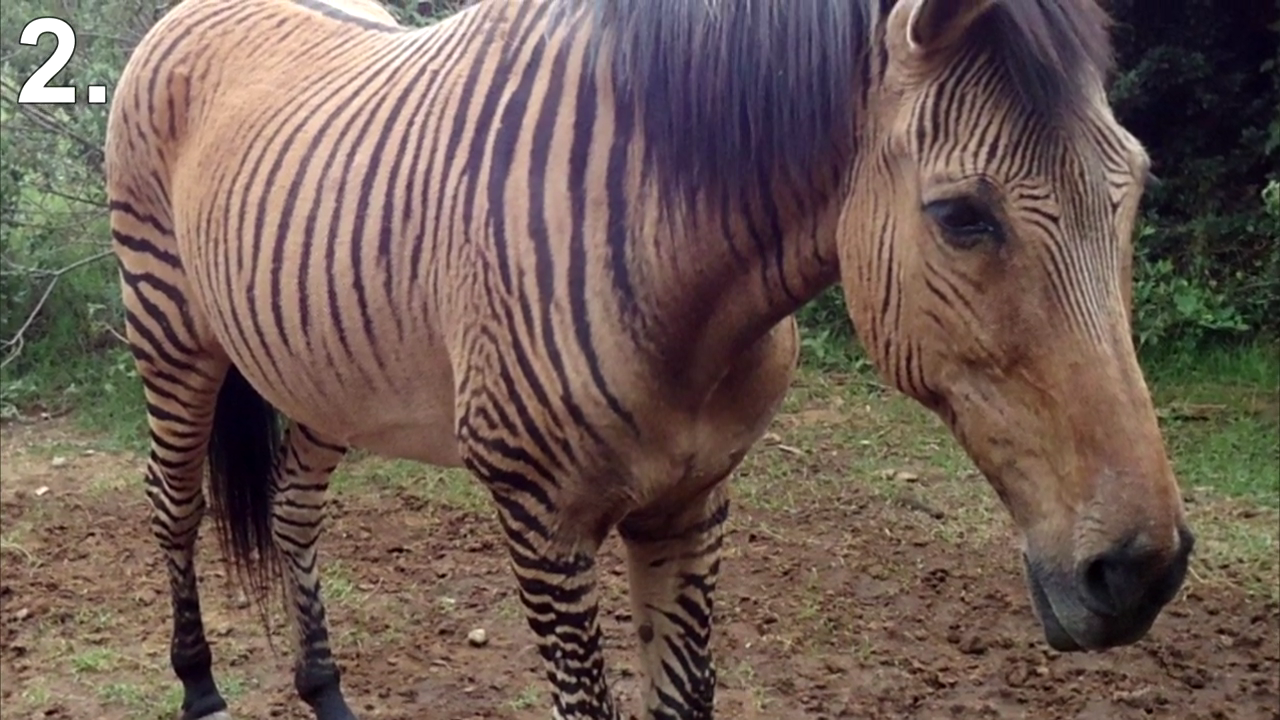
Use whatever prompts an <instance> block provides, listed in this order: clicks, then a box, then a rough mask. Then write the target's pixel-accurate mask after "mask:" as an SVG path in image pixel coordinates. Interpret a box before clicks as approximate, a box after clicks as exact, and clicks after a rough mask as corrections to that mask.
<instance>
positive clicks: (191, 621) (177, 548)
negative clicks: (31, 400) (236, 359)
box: [128, 312, 229, 720]
mask: <svg viewBox="0 0 1280 720" xmlns="http://www.w3.org/2000/svg"><path fill="white" fill-rule="evenodd" d="M149 325H150V323H149V322H148V321H147V320H146V319H143V318H142V317H140V316H139V315H136V314H134V312H130V313H129V326H128V327H129V341H130V343H131V345H132V349H133V352H134V357H135V360H136V365H137V368H138V373H139V375H140V376H141V377H142V383H143V388H144V393H145V395H146V401H147V420H148V423H149V424H150V428H151V455H150V458H149V459H148V461H147V469H146V486H147V498H148V499H149V500H150V501H151V532H152V534H153V535H154V536H155V538H156V540H157V541H158V542H159V544H160V548H161V550H162V551H163V552H164V556H165V567H166V569H167V570H168V575H169V591H170V600H171V604H172V611H173V635H172V639H171V642H170V645H169V658H170V662H171V663H172V666H173V671H174V673H175V674H176V675H177V676H178V679H179V680H181V681H182V690H183V692H182V718H183V720H197V719H204V718H215V717H216V718H224V717H229V716H227V715H226V714H225V711H226V709H227V703H226V701H225V700H224V699H223V697H222V695H221V693H219V692H218V687H217V685H216V683H215V682H214V679H213V670H212V663H213V656H212V653H211V651H210V649H209V643H208V641H207V640H206V638H205V633H204V622H203V620H202V618H201V613H200V594H199V591H198V589H197V587H196V568H195V548H196V537H197V535H198V533H199V528H200V521H201V520H202V519H203V517H204V514H205V495H204V490H203V487H202V484H203V482H202V481H203V472H204V459H205V450H206V447H207V446H208V442H209V434H210V429H211V427H212V423H213V413H214V407H215V405H216V399H217V393H218V388H219V386H220V385H221V384H222V378H223V375H224V374H225V373H226V369H227V364H226V362H225V361H220V360H217V359H215V358H214V357H211V356H210V355H207V354H203V353H200V352H197V351H195V350H194V347H195V346H194V344H187V343H185V342H182V341H181V340H180V339H178V338H177V337H176V335H174V328H173V327H172V326H171V325H170V324H168V323H165V324H164V328H165V331H167V332H159V331H156V332H152V331H151V329H150V328H149V327H148V326H149ZM166 334H167V335H169V337H168V338H167V339H168V342H161V341H159V340H158V338H159V337H163V336H165V335H166Z"/></svg>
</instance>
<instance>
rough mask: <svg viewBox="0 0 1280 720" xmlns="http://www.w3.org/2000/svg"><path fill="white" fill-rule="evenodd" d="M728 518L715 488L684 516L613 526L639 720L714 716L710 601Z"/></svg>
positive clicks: (723, 495)
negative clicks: (626, 590)
mask: <svg viewBox="0 0 1280 720" xmlns="http://www.w3.org/2000/svg"><path fill="white" fill-rule="evenodd" d="M728 517H729V499H728V494H727V492H726V491H725V488H724V486H723V484H719V485H717V486H716V487H715V488H714V489H712V490H711V491H710V492H708V493H707V494H705V495H703V496H701V497H700V498H698V499H696V500H695V501H694V502H693V503H692V504H691V505H690V506H688V507H687V508H684V509H682V511H681V512H677V513H665V512H658V511H648V512H645V513H642V514H636V515H633V516H630V517H628V518H626V519H625V520H623V522H622V523H621V524H620V525H619V526H618V530H619V533H620V534H621V535H622V539H623V540H624V542H625V543H626V548H627V565H628V569H629V572H630V582H631V604H632V612H633V620H634V623H635V627H636V632H637V634H638V635H639V638H640V653H641V661H642V663H643V665H644V670H645V675H646V678H645V689H644V715H643V716H642V717H643V720H711V718H712V714H713V709H714V708H713V706H714V704H715V693H716V671H715V665H714V662H713V659H712V656H711V628H712V623H713V620H712V611H713V601H712V596H713V594H714V593H715V587H716V581H717V579H718V577H719V574H720V548H721V546H722V545H723V541H724V522H725V520H726V519H728Z"/></svg>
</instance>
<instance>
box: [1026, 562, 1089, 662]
mask: <svg viewBox="0 0 1280 720" xmlns="http://www.w3.org/2000/svg"><path fill="white" fill-rule="evenodd" d="M1022 563H1023V566H1024V567H1025V568H1026V574H1027V587H1028V588H1030V589H1031V604H1032V607H1033V609H1034V610H1035V613H1036V617H1037V618H1039V620H1040V626H1041V627H1042V628H1043V629H1044V639H1045V642H1047V643H1049V647H1051V648H1053V649H1054V650H1057V651H1058V652H1064V653H1067V652H1079V651H1081V650H1084V649H1085V648H1084V646H1083V645H1081V644H1080V643H1078V642H1076V639H1075V638H1074V637H1072V636H1071V633H1069V632H1067V628H1066V627H1065V626H1063V624H1062V621H1061V620H1059V619H1058V613H1057V611H1055V610H1054V609H1053V603H1052V602H1050V601H1049V594H1048V593H1046V592H1045V590H1044V586H1043V585H1042V584H1041V583H1040V577H1039V574H1038V573H1036V572H1035V571H1034V570H1033V569H1032V567H1031V561H1030V560H1029V559H1028V558H1027V556H1026V555H1023V556H1022Z"/></svg>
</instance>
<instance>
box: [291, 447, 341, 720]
mask: <svg viewBox="0 0 1280 720" xmlns="http://www.w3.org/2000/svg"><path fill="white" fill-rule="evenodd" d="M345 454H346V448H344V447H340V446H338V445H335V444H333V443H329V442H326V441H325V440H324V439H323V438H320V437H318V436H317V435H316V434H315V433H314V432H313V431H311V430H309V429H308V428H306V427H305V426H303V425H300V424H298V423H293V424H291V425H290V427H289V431H288V435H287V437H286V439H285V443H284V445H283V446H282V448H281V454H280V455H279V457H278V460H277V467H276V472H275V493H274V495H273V498H272V508H271V530H272V536H273V538H274V539H275V544H276V547H277V548H278V549H279V551H280V557H281V558H282V559H283V561H284V584H285V587H286V589H287V592H288V597H289V600H290V603H291V605H292V611H293V617H294V629H295V632H294V649H295V655H294V658H295V661H294V686H295V687H296V688H297V691H298V695H299V696H300V697H301V698H302V699H303V700H304V701H305V702H306V703H307V704H308V705H310V706H311V709H312V711H313V712H314V713H315V716H316V720H355V715H354V714H352V712H351V709H350V708H349V707H348V706H347V702H346V700H345V699H344V698H343V696H342V689H341V684H340V673H339V671H338V667H337V664H336V663H335V662H334V659H333V651H332V649H331V648H330V646H329V628H328V623H327V622H326V620H325V609H324V602H323V600H322V599H321V597H320V571H319V564H318V562H319V560H318V550H317V546H318V540H319V538H320V532H321V527H322V525H323V522H324V508H325V493H326V492H327V491H328V489H329V477H330V476H331V475H332V474H333V471H334V470H335V469H336V468H337V467H338V463H339V462H341V461H342V458H343V456H344V455H345Z"/></svg>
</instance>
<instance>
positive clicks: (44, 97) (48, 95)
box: [18, 17, 76, 105]
mask: <svg viewBox="0 0 1280 720" xmlns="http://www.w3.org/2000/svg"><path fill="white" fill-rule="evenodd" d="M45 33H53V35H54V37H56V38H57V39H58V44H57V46H56V47H54V49H53V54H52V55H50V56H49V59H48V60H45V61H44V64H43V65H41V66H40V67H38V68H36V71H35V72H33V73H31V77H30V78H28V79H27V81H26V82H25V83H23V84H22V90H20V91H19V92H18V103H19V104H21V105H43V104H46V103H55V104H59V105H66V104H74V103H75V101H76V89H75V88H73V87H69V86H65V85H64V86H58V85H55V86H53V87H50V86H49V81H50V80H52V79H53V76H54V75H57V74H58V73H59V72H60V71H61V70H62V68H64V67H66V66H67V61H68V60H70V59H71V53H72V52H73V51H74V50H75V49H76V31H75V30H73V29H72V28H71V26H70V25H68V24H67V21H66V20H62V19H60V18H56V17H42V18H36V19H35V20H32V21H31V22H29V23H27V26H26V27H24V28H22V37H21V38H19V39H18V42H20V43H22V44H23V45H35V44H36V41H37V40H39V39H40V36H41V35H44V34H45Z"/></svg>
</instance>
